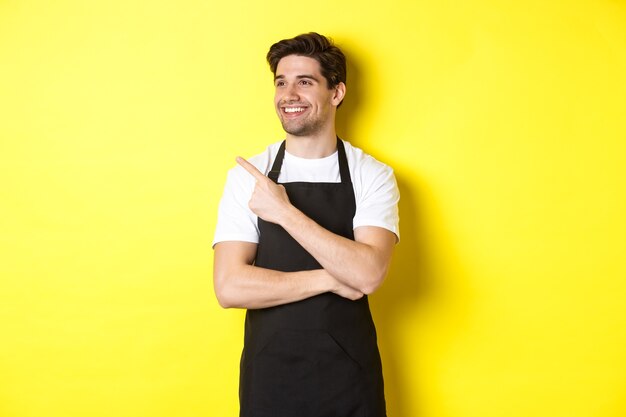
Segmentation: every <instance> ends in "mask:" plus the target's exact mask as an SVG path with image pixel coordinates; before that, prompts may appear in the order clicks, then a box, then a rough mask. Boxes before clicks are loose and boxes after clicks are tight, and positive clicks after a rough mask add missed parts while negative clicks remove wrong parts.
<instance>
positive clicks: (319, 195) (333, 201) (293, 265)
mask: <svg viewBox="0 0 626 417" xmlns="http://www.w3.org/2000/svg"><path fill="white" fill-rule="evenodd" d="M337 151H338V152H337V155H338V159H339V172H340V175H341V182H340V183H307V182H292V183H285V184H282V185H283V186H284V187H285V189H286V191H287V195H288V196H289V200H290V201H291V203H292V204H293V205H294V206H295V207H297V208H298V209H299V210H301V211H302V212H303V213H304V214H306V215H307V216H308V217H310V218H311V219H313V220H314V221H315V222H317V223H318V224H319V225H320V226H322V227H324V228H326V229H328V230H330V231H331V232H333V233H335V234H338V235H341V236H343V237H346V238H348V239H352V240H354V233H353V228H352V219H353V217H354V213H355V211H356V203H355V198H354V189H353V187H352V181H351V178H350V171H349V169H348V162H347V159H346V153H345V149H344V145H343V142H342V141H341V140H340V139H339V138H338V139H337ZM284 155H285V142H283V143H282V144H281V146H280V148H279V150H278V153H277V155H276V158H275V160H274V164H273V166H272V170H271V171H270V173H269V174H268V177H269V178H271V179H272V180H273V181H274V182H278V176H279V174H280V169H281V167H282V162H283V158H284ZM258 226H259V231H260V236H259V245H258V250H257V256H256V260H255V265H256V266H259V267H263V268H268V269H273V270H278V271H284V272H294V271H304V270H313V269H321V268H322V267H321V265H320V264H319V263H318V262H317V261H316V260H315V259H314V258H313V257H312V256H311V255H310V254H309V253H308V252H307V251H306V250H304V248H303V247H302V246H300V244H299V243H298V242H296V241H295V240H294V239H293V238H292V237H291V235H289V234H288V233H287V232H286V231H285V230H284V229H283V228H282V227H281V226H279V225H277V224H274V223H269V222H266V221H264V220H262V219H261V218H259V220H258ZM239 399H240V405H241V411H240V416H241V417H385V416H386V412H385V398H384V391H383V378H382V368H381V362H380V355H379V353H378V347H377V344H376V329H375V327H374V322H373V321H372V316H371V314H370V309H369V303H368V300H367V296H364V297H363V298H361V299H360V300H357V301H351V300H348V299H346V298H343V297H340V296H338V295H336V294H333V293H325V294H320V295H317V296H314V297H311V298H308V299H305V300H302V301H298V302H294V303H289V304H284V305H280V306H275V307H270V308H263V309H251V310H248V311H247V313H246V323H245V338H244V349H243V354H242V357H241V369H240V392H239Z"/></svg>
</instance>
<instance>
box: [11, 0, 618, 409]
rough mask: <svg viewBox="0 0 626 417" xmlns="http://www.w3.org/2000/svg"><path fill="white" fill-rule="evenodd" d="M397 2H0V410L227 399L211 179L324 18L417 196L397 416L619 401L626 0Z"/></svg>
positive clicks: (400, 299)
mask: <svg viewBox="0 0 626 417" xmlns="http://www.w3.org/2000/svg"><path fill="white" fill-rule="evenodd" d="M382 4H383V5H381V2H374V1H369V2H367V1H366V2H364V1H354V0H349V1H341V2H336V1H330V0H320V1H318V2H304V3H302V2H295V3H294V2H288V1H267V2H240V1H226V2H219V3H216V2H208V1H199V0H195V1H191V0H190V1H178V2H173V1H134V0H108V1H97V2H96V1H88V0H85V1H69V0H58V1H41V0H33V1H20V0H3V1H0V179H1V181H0V211H1V212H0V256H1V258H2V259H1V262H0V274H1V278H0V279H1V281H0V416H2V417H74V416H80V417H84V416H90V417H101V416H102V417H104V416H106V417H126V416H128V417H144V416H145V417H161V416H162V417H174V416H175V417H186V416H218V417H222V416H224V417H227V416H235V415H237V410H238V405H237V378H238V363H239V355H240V349H241V344H242V332H243V327H242V326H243V313H242V312H241V311H237V310H222V309H221V308H220V307H219V306H218V304H217V302H216V300H215V297H214V295H213V290H212V281H211V268H212V265H211V264H212V251H211V248H210V242H211V239H212V234H213V230H214V226H215V220H216V209H217V203H218V199H219V197H220V195H221V191H222V187H223V183H224V180H225V174H226V171H227V169H228V168H230V167H232V166H233V165H234V157H235V156H236V155H239V154H240V155H243V156H251V155H253V154H256V153H258V152H260V151H262V150H263V149H264V147H265V146H266V145H267V144H268V143H270V142H273V141H276V140H279V139H281V138H282V135H283V133H282V131H281V129H280V125H279V123H278V122H277V119H276V117H275V114H274V110H273V107H272V94H273V88H272V80H271V74H270V72H269V70H268V68H267V65H266V63H265V60H264V56H265V53H266V51H267V49H268V47H269V46H270V45H271V44H272V43H273V42H275V41H277V40H279V39H282V38H286V37H291V36H294V35H296V34H298V33H301V32H307V31H310V30H316V31H319V32H321V33H324V34H327V35H330V36H331V37H333V38H334V39H335V40H336V41H337V42H338V43H339V44H340V45H341V46H342V47H343V48H344V49H345V52H346V54H347V56H348V58H349V60H350V66H349V79H348V98H347V101H346V104H345V106H343V107H342V108H341V109H340V111H339V114H340V115H339V118H340V119H339V122H338V126H339V134H340V135H341V136H342V137H344V138H345V139H348V140H350V141H351V142H352V143H353V144H355V145H357V146H360V147H362V148H363V149H365V150H366V151H368V152H370V153H372V154H373V155H375V156H376V157H377V158H378V159H380V160H382V161H384V162H386V163H388V164H390V165H392V166H393V167H394V168H395V170H396V175H397V179H398V182H399V184H400V189H401V193H402V200H401V203H400V212H401V219H402V221H401V227H402V242H401V243H400V245H399V246H398V247H397V251H396V254H395V259H394V263H393V267H392V271H391V273H390V275H389V277H388V280H387V281H386V282H385V284H384V286H383V287H382V288H381V289H380V290H379V291H378V292H377V293H376V294H374V295H373V296H372V297H371V302H372V308H373V312H374V316H375V320H376V322H377V325H378V331H379V339H380V340H379V341H380V349H381V352H382V356H383V363H384V367H385V378H386V392H387V400H388V409H389V415H390V417H418V416H419V417H592V416H593V417H596V416H597V417H623V416H624V415H626V358H625V352H626V331H625V329H626V302H625V300H626V280H625V278H626V264H625V261H624V255H625V253H626V215H625V213H626V193H625V181H626V122H625V120H626V105H625V100H624V99H625V97H626V2H624V1H622V0H612V1H611V0H596V1H593V0H586V1H585V0H580V1H569V2H566V1H541V0H530V1H524V2H521V1H520V2H508V1H495V0H493V1H490V0H472V1H463V2H461V1H458V2H452V1H390V2H382Z"/></svg>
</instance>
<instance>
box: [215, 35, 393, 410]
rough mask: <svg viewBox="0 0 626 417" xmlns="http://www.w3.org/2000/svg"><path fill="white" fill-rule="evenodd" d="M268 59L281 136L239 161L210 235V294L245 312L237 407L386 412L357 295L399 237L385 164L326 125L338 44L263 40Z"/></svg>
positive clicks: (336, 96) (382, 269)
mask: <svg viewBox="0 0 626 417" xmlns="http://www.w3.org/2000/svg"><path fill="white" fill-rule="evenodd" d="M267 60H268V62H269V64H270V68H271V70H272V72H273V73H274V84H275V97H274V105H275V107H276V112H277V114H278V117H279V118H280V121H281V123H282V126H283V129H284V130H285V132H286V139H285V140H284V141H281V142H277V143H274V144H272V145H270V146H269V147H268V148H267V150H266V151H265V152H264V153H262V154H260V155H257V156H255V157H253V158H251V160H250V162H248V161H246V160H245V159H243V158H239V157H238V158H237V163H238V164H239V165H238V166H236V167H235V168H233V169H232V170H231V171H230V172H229V174H228V179H227V182H226V187H225V190H224V195H223V197H222V200H221V202H220V208H219V214H218V225H217V228H216V233H215V239H214V249H215V259H214V284H215V292H216V295H217V298H218V301H219V303H220V305H222V306H223V307H225V308H229V307H236V308H246V309H248V311H247V315H246V324H245V338H244V350H243V354H242V358H241V368H240V393H239V395H240V405H241V413H240V415H241V416H242V417H307V416H310V417H352V416H354V417H357V416H358V417H363V416H369V417H383V416H385V415H386V411H385V399H384V392H383V379H382V369H381V363H380V355H379V353H378V347H377V343H376V330H375V328H374V323H373V321H372V318H371V314H370V310H369V305H368V301H367V296H366V295H367V294H371V293H372V292H373V291H375V290H376V289H377V288H378V287H379V286H380V285H381V283H382V281H383V279H384V278H385V275H386V273H387V269H388V266H389V263H390V260H391V254H392V251H393V247H394V245H395V243H396V242H397V240H398V212H397V202H398V199H399V194H398V189H397V186H396V182H395V179H394V176H393V171H392V170H391V168H389V167H388V166H386V165H384V164H382V163H380V162H378V161H376V160H375V159H374V158H372V157H371V156H369V155H366V154H365V153H364V152H363V151H361V150H360V149H358V148H355V147H353V146H351V145H350V144H349V143H348V142H345V141H342V140H340V139H339V138H338V137H337V135H336V133H335V114H336V111H337V107H338V106H339V105H340V104H341V102H342V100H343V98H344V96H345V93H346V63H345V57H344V55H343V53H342V52H341V50H340V49H339V48H337V47H336V46H334V45H333V44H332V42H331V41H329V40H328V39H327V38H326V37H324V36H322V35H319V34H317V33H309V34H303V35H300V36H296V37H295V38H293V39H285V40H282V41H280V42H277V43H276V44H274V45H272V47H271V48H270V51H269V52H268V54H267ZM266 175H267V176H266Z"/></svg>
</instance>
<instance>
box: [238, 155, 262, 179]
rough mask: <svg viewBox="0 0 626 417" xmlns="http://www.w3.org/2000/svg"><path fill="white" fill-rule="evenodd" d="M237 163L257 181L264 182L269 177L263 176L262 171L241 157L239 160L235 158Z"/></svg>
mask: <svg viewBox="0 0 626 417" xmlns="http://www.w3.org/2000/svg"><path fill="white" fill-rule="evenodd" d="M235 161H237V163H238V164H239V165H241V166H242V167H243V169H245V170H246V171H248V172H249V173H250V174H251V175H252V176H253V177H254V178H256V179H257V180H260V181H264V180H266V179H267V177H266V176H265V175H263V174H262V173H261V171H259V170H258V169H256V167H255V166H254V165H252V164H251V163H250V162H248V161H246V160H245V159H243V158H242V157H241V156H238V157H237V158H235Z"/></svg>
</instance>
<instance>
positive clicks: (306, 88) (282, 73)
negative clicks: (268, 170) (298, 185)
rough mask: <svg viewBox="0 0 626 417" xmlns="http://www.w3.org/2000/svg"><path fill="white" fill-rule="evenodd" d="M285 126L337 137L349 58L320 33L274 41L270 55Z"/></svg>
mask: <svg viewBox="0 0 626 417" xmlns="http://www.w3.org/2000/svg"><path fill="white" fill-rule="evenodd" d="M267 60H268V62H269V64H270V68H271V70H272V72H273V73H274V85H275V87H276V90H275V95H274V104H275V106H276V113H277V114H278V117H279V118H280V121H281V123H282V125H283V129H285V131H286V132H287V133H288V134H290V135H292V136H300V137H313V136H319V135H323V136H328V135H330V136H334V123H335V111H336V109H337V107H339V105H340V104H341V102H342V100H343V97H344V95H345V91H346V85H345V79H346V61H345V57H344V55H343V53H342V52H341V50H340V49H339V48H337V47H336V46H334V45H333V44H332V43H331V42H330V41H329V40H328V39H327V38H325V37H324V36H322V35H318V34H317V33H309V34H304V35H300V36H296V37H295V38H293V39H285V40H282V41H280V42H277V43H275V44H274V45H272V47H271V48H270V51H269V52H268V54H267Z"/></svg>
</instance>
